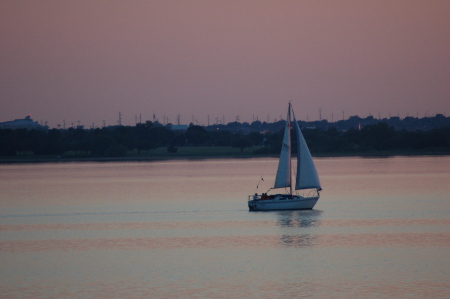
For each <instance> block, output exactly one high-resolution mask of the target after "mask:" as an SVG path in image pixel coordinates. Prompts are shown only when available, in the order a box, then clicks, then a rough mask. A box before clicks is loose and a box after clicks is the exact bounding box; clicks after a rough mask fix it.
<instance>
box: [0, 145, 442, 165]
mask: <svg viewBox="0 0 450 299" xmlns="http://www.w3.org/2000/svg"><path fill="white" fill-rule="evenodd" d="M179 149H180V151H179V152H178V153H168V152H167V151H166V149H165V148H164V149H162V148H161V149H157V150H153V151H149V152H147V153H144V154H136V153H132V154H129V155H127V156H125V157H60V156H34V155H30V156H11V157H0V164H26V163H29V164H35V163H77V162H158V161H172V160H210V159H252V158H276V157H278V155H271V154H254V153H253V150H252V149H246V150H244V151H243V152H240V151H239V150H236V149H233V148H225V149H224V148H215V147H211V148H210V147H198V148H196V147H191V148H179ZM312 155H313V157H315V158H332V157H366V158H376V157H396V156H403V157H408V156H449V155H450V149H428V150H406V151H400V150H387V151H368V152H342V153H312Z"/></svg>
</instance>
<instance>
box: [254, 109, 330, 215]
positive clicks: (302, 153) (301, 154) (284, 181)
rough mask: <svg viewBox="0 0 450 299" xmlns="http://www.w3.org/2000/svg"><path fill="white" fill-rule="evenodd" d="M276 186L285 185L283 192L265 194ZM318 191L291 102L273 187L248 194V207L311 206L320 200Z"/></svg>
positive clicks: (272, 208)
mask: <svg viewBox="0 0 450 299" xmlns="http://www.w3.org/2000/svg"><path fill="white" fill-rule="evenodd" d="M292 129H293V130H294V131H295V135H296V139H297V165H296V167H297V170H296V173H295V193H293V191H292V187H293V184H292V162H291V130H292ZM279 188H285V190H286V191H285V193H283V194H281V193H279V194H270V195H269V194H268V192H269V191H270V190H272V189H279ZM299 190H301V191H299ZM321 190H322V188H321V186H320V180H319V176H318V174H317V170H316V166H315V165H314V161H313V160H312V157H311V153H310V151H309V149H308V146H307V145H306V141H305V138H304V137H303V134H302V132H301V131H300V128H299V126H298V123H297V120H296V119H295V115H294V111H293V110H292V105H291V103H289V107H288V112H287V118H286V127H285V129H284V136H283V144H282V147H281V153H280V160H279V162H278V170H277V175H276V178H275V184H274V186H273V188H270V189H269V191H268V192H266V193H262V194H257V193H255V194H254V195H250V196H249V197H248V208H249V210H250V211H271V210H304V209H312V208H314V206H315V205H316V203H317V201H318V200H319V197H320V191H321ZM300 192H302V194H300Z"/></svg>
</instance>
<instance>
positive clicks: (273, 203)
mask: <svg viewBox="0 0 450 299" xmlns="http://www.w3.org/2000/svg"><path fill="white" fill-rule="evenodd" d="M318 200H319V196H314V197H302V196H285V195H281V196H275V197H274V198H269V199H253V200H249V201H248V208H249V210H250V211H272V210H310V209H312V208H314V206H315V205H316V203H317V201H318Z"/></svg>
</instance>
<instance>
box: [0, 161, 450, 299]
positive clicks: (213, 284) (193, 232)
mask: <svg viewBox="0 0 450 299" xmlns="http://www.w3.org/2000/svg"><path fill="white" fill-rule="evenodd" d="M315 161H316V165H317V168H318V172H319V175H320V178H321V181H322V186H323V189H324V191H323V192H322V197H321V199H320V200H319V202H318V204H317V205H316V207H315V209H314V210H311V211H287V212H286V211H284V212H248V209H247V202H246V200H247V195H249V194H252V193H255V191H258V192H262V191H266V190H267V189H268V188H269V187H270V185H271V184H272V182H273V179H274V174H275V172H276V163H277V161H276V160H275V159H249V160H208V161H169V162H150V163H137V162H136V163H73V164H66V163H61V164H34V165H29V164H28V165H0V267H1V271H0V297H1V298H69V297H70V298H142V297H144V298H174V297H178V298H180V297H181V298H183V297H184V298H281V297H314V298H330V297H333V298H348V297H353V298H355V297H356V298H392V297H408V298H409V297H411V298H424V297H433V298H448V297H450V283H449V282H450V216H449V215H450V157H395V158H319V159H315ZM260 177H263V178H264V182H263V184H262V185H261V184H260V185H259V188H258V189H256V186H257V184H258V180H259V178H260Z"/></svg>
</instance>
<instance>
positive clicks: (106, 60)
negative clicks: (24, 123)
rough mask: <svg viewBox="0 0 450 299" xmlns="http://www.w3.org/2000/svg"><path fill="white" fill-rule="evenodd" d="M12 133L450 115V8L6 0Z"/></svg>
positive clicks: (5, 116)
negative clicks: (28, 123) (16, 126)
mask: <svg viewBox="0 0 450 299" xmlns="http://www.w3.org/2000/svg"><path fill="white" fill-rule="evenodd" d="M0 41H1V46H0V122H3V121H9V120H13V119H16V118H24V117H25V116H26V115H31V118H32V119H34V120H35V121H39V122H47V124H48V125H49V126H50V127H57V125H58V124H59V125H60V126H61V127H62V126H63V124H64V123H65V124H66V127H69V126H71V125H72V124H81V125H84V126H85V127H91V126H94V127H101V126H103V124H106V125H115V124H117V122H118V120H119V113H120V114H121V120H122V124H124V125H134V124H135V123H136V121H139V120H142V121H146V120H153V116H155V117H156V119H158V120H159V121H160V122H161V123H165V122H167V121H168V122H171V123H177V118H178V116H179V119H180V122H181V123H182V124H188V123H190V122H193V123H194V124H199V125H207V124H208V119H209V124H214V123H216V122H219V123H221V122H223V121H225V123H228V122H231V121H236V120H239V121H240V122H252V121H254V120H256V119H258V120H261V121H270V122H272V121H275V120H279V119H280V118H284V117H285V114H286V110H287V105H288V102H289V101H292V104H293V108H294V111H295V114H296V116H297V119H299V120H309V121H312V120H319V119H320V118H321V119H328V120H329V121H333V120H334V121H336V120H340V119H342V118H343V117H344V118H345V119H347V118H348V117H349V116H352V115H358V116H360V117H367V116H369V115H373V116H374V117H377V118H378V117H382V118H384V117H389V116H397V115H399V116H400V117H406V116H414V117H415V116H419V117H424V116H433V115H435V114H436V113H442V114H444V115H446V116H449V114H450V1H448V0H442V1H439V0H426V1H425V0H377V1H372V0H355V1H353V0H327V1H322V0H294V1H290V0H278V1H265V0H257V1H254V0H245V1H244V0H241V1H234V0H226V1H210V0H180V1H173V0H161V1H152V0H148V1H137V0H130V1H122V0H119V1H115V0H107V1H104V0H94V1H92V0H73V1H60V0H39V1H29V0H26V1H24V0H0Z"/></svg>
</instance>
